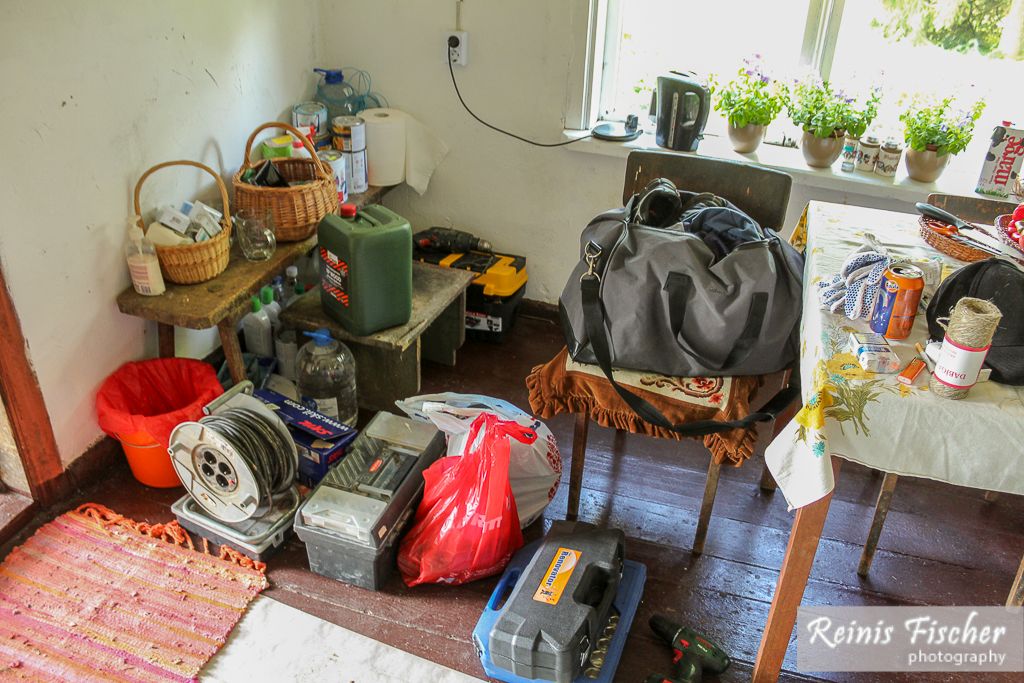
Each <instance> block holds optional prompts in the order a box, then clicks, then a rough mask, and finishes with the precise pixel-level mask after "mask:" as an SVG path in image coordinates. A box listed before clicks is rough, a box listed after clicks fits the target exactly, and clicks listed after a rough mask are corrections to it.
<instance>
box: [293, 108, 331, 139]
mask: <svg viewBox="0 0 1024 683" xmlns="http://www.w3.org/2000/svg"><path fill="white" fill-rule="evenodd" d="M292 125H293V126H295V127H296V128H298V129H299V130H301V131H303V132H305V131H307V130H309V127H310V126H313V127H314V131H313V136H314V137H317V138H319V137H320V136H322V135H325V134H330V131H329V130H327V107H325V106H324V105H322V104H320V103H319V102H299V103H298V104H296V105H295V106H294V107H292Z"/></svg>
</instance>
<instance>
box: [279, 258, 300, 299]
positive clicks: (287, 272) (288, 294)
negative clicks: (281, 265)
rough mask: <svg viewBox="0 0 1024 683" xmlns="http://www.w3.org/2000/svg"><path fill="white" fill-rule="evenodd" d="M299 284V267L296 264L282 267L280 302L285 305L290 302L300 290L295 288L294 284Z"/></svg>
mask: <svg viewBox="0 0 1024 683" xmlns="http://www.w3.org/2000/svg"><path fill="white" fill-rule="evenodd" d="M298 284H299V268H298V266H288V267H287V268H285V269H284V296H283V298H282V300H281V303H282V304H284V305H285V306H287V305H288V304H290V303H291V302H292V299H294V298H295V297H296V296H298V295H299V294H301V293H302V292H298V291H297V290H296V286H297V285H298Z"/></svg>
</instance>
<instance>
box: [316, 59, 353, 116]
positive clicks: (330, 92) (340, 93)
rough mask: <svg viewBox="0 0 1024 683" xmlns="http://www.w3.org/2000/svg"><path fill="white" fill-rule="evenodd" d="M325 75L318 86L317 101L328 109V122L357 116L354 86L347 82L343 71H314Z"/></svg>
mask: <svg viewBox="0 0 1024 683" xmlns="http://www.w3.org/2000/svg"><path fill="white" fill-rule="evenodd" d="M313 71H315V72H317V73H319V74H323V75H322V76H321V78H320V83H319V84H318V85H317V86H316V101H317V102H320V103H321V104H323V105H325V106H326V107H327V120H328V121H333V120H334V117H335V116H355V113H356V108H355V94H356V91H355V90H353V89H352V86H351V85H349V84H348V83H346V82H345V75H344V74H342V73H341V69H313Z"/></svg>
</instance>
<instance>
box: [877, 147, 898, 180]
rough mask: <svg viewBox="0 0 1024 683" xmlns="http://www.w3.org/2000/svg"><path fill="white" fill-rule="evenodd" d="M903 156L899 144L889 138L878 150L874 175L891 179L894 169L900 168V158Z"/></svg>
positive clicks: (894, 172)
mask: <svg viewBox="0 0 1024 683" xmlns="http://www.w3.org/2000/svg"><path fill="white" fill-rule="evenodd" d="M902 156H903V149H902V148H901V147H900V145H899V143H898V142H896V141H895V140H893V139H892V138H889V139H888V140H886V141H885V144H884V145H882V146H881V147H880V148H879V150H878V163H876V164H875V173H877V174H878V175H881V176H886V177H888V178H891V177H892V176H894V175H896V169H897V168H899V166H900V158H901V157H902Z"/></svg>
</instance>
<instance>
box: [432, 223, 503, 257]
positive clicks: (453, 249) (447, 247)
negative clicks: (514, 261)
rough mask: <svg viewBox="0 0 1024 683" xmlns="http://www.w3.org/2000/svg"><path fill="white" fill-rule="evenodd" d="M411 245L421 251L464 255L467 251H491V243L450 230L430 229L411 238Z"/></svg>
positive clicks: (471, 235)
mask: <svg viewBox="0 0 1024 683" xmlns="http://www.w3.org/2000/svg"><path fill="white" fill-rule="evenodd" d="M412 243H413V246H415V247H416V248H417V249H420V250H421V251H433V252H444V253H447V254H464V253H466V252H467V251H486V252H490V251H491V243H490V242H488V241H486V240H482V239H480V238H479V237H477V236H476V235H473V234H472V233H468V232H463V231H462V230H453V229H452V228H430V229H429V230H421V231H420V232H418V233H416V234H415V235H413V236H412Z"/></svg>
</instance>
